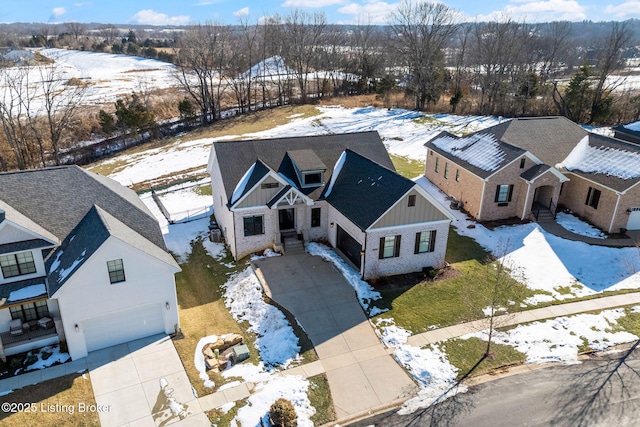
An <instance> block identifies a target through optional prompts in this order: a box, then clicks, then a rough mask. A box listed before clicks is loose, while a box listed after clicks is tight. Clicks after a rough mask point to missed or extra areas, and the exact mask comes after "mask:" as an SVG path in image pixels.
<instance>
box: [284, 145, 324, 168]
mask: <svg viewBox="0 0 640 427" xmlns="http://www.w3.org/2000/svg"><path fill="white" fill-rule="evenodd" d="M287 155H288V156H289V157H290V158H291V159H292V160H293V161H294V163H295V165H296V166H297V167H298V169H299V170H300V171H316V170H326V169H327V165H325V164H324V163H323V162H322V160H320V157H318V155H317V154H316V153H315V152H314V151H313V150H312V149H310V148H303V149H300V150H291V151H287Z"/></svg>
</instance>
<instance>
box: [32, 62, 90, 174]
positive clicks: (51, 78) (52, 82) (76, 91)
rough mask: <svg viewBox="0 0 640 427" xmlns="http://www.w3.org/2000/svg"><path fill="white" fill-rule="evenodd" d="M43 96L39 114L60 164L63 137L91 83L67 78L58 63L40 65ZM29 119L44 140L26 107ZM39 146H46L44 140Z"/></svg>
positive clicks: (40, 138) (39, 138)
mask: <svg viewBox="0 0 640 427" xmlns="http://www.w3.org/2000/svg"><path fill="white" fill-rule="evenodd" d="M37 69H38V73H39V75H40V85H39V86H40V87H39V90H40V91H41V94H40V97H41V100H42V107H41V111H38V114H37V116H38V117H40V116H43V117H44V120H45V123H46V129H47V131H46V137H47V139H48V142H49V144H50V145H51V149H52V151H53V160H54V162H55V164H56V165H60V149H61V148H62V147H61V144H62V141H63V138H64V136H65V134H66V132H67V131H68V130H69V125H70V124H71V121H72V120H73V118H74V117H75V114H76V111H77V110H78V108H79V106H80V103H81V101H82V99H83V98H84V95H85V93H86V91H87V85H86V84H85V83H84V82H82V81H81V80H79V79H72V80H69V79H66V78H64V77H63V76H62V73H61V71H60V69H59V68H58V66H57V65H56V64H55V63H54V64H46V65H39V66H38V67H37ZM26 111H27V114H28V117H29V122H30V123H32V126H31V128H32V132H34V136H35V137H36V139H37V140H38V141H41V140H42V139H43V136H44V135H43V134H42V133H41V132H40V131H39V130H38V128H37V126H35V125H33V124H35V119H37V117H36V118H34V117H33V116H32V115H31V109H29V108H28V109H26ZM39 145H40V146H41V147H42V143H41V142H40V143H39Z"/></svg>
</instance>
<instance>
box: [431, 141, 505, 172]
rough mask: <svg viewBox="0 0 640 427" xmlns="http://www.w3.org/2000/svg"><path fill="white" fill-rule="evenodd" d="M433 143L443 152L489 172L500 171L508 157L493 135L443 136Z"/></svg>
mask: <svg viewBox="0 0 640 427" xmlns="http://www.w3.org/2000/svg"><path fill="white" fill-rule="evenodd" d="M432 143H433V145H435V146H436V147H438V148H439V149H441V150H442V151H444V152H446V153H449V154H451V155H453V156H455V157H457V158H459V159H460V160H464V161H465V162H467V163H469V164H471V165H473V166H475V167H477V168H480V169H482V170H485V171H489V172H491V171H494V170H496V169H498V167H499V166H500V164H501V163H502V162H503V161H504V159H505V157H506V154H505V152H504V150H503V149H502V147H501V146H500V143H499V142H498V140H497V139H496V138H495V136H493V135H491V134H485V133H480V134H474V135H469V136H466V137H462V138H458V137H456V136H453V135H443V136H441V137H439V138H435V139H434V140H433V141H432Z"/></svg>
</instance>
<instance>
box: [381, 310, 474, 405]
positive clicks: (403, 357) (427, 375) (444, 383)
mask: <svg viewBox="0 0 640 427" xmlns="http://www.w3.org/2000/svg"><path fill="white" fill-rule="evenodd" d="M377 328H378V332H379V333H380V336H381V338H382V340H383V341H384V343H385V344H386V345H387V346H389V347H391V348H393V349H394V353H393V356H394V357H395V358H396V360H397V361H398V362H399V363H400V364H401V365H402V366H404V367H405V368H406V369H407V371H409V374H410V375H411V376H412V377H413V378H414V379H415V380H416V381H417V382H418V385H419V386H420V391H419V392H418V395H417V396H416V397H414V398H412V399H410V400H408V401H406V402H405V403H404V405H403V407H402V408H401V409H400V411H398V413H399V414H401V415H404V414H410V413H413V412H415V411H416V410H418V409H421V408H426V407H428V406H431V405H432V404H433V403H435V402H438V401H441V400H444V399H446V398H448V397H451V396H453V395H455V394H457V393H464V392H465V391H466V387H464V386H462V385H459V384H458V383H457V382H456V376H457V373H458V369H457V368H456V367H455V366H453V365H451V363H449V361H448V360H447V355H446V354H445V353H443V352H442V351H441V350H440V349H439V348H438V347H436V346H434V345H429V346H427V347H426V348H419V347H414V346H411V345H408V344H406V342H407V338H408V337H409V336H410V335H411V333H410V332H409V331H407V330H405V329H403V328H400V327H398V326H396V325H395V323H394V322H393V320H392V319H380V320H379V321H378V322H377Z"/></svg>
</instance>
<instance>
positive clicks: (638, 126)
mask: <svg viewBox="0 0 640 427" xmlns="http://www.w3.org/2000/svg"><path fill="white" fill-rule="evenodd" d="M622 127H623V128H625V129H629V130H632V131H635V132H640V121H637V122H633V123H627V124H626V125H622Z"/></svg>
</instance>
